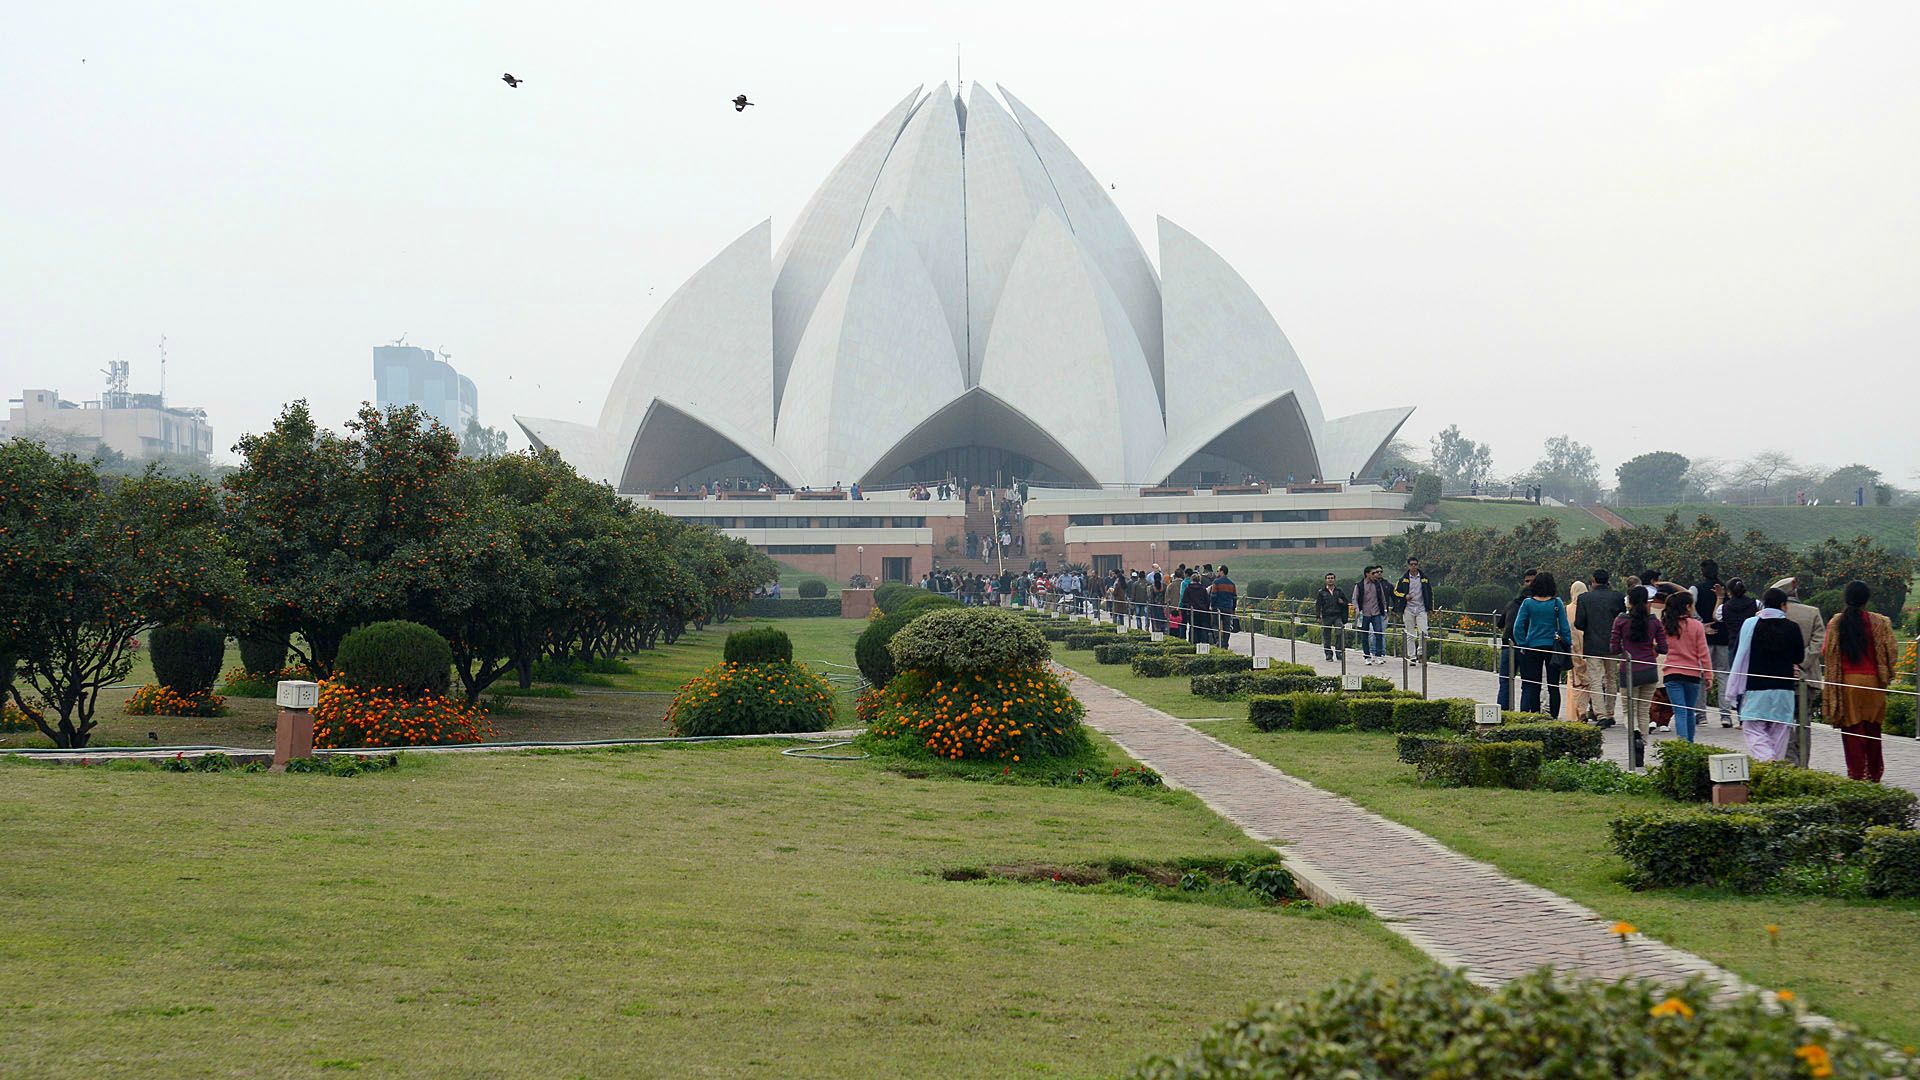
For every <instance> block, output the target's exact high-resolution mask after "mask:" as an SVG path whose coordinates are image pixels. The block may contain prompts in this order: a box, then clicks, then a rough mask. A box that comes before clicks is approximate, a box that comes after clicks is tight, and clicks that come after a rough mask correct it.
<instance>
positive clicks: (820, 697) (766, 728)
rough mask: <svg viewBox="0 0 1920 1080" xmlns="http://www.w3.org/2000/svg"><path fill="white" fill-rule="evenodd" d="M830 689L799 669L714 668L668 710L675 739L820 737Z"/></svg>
mask: <svg viewBox="0 0 1920 1080" xmlns="http://www.w3.org/2000/svg"><path fill="white" fill-rule="evenodd" d="M832 720H833V688H832V687H830V686H828V685H827V680H825V679H823V678H821V677H820V676H818V675H815V674H814V673H813V672H811V671H809V670H807V668H806V667H805V666H803V665H800V664H792V663H786V662H784V661H774V662H772V663H764V664H717V665H715V666H713V667H710V668H708V669H707V670H706V671H704V672H702V673H701V674H699V675H697V676H695V677H694V678H691V679H688V680H687V681H686V682H685V683H683V684H681V687H680V691H679V693H677V694H675V695H674V698H673V704H672V706H670V707H669V708H668V709H667V728H668V730H670V731H672V732H673V733H674V734H675V735H768V734H773V733H776V732H783V731H825V730H826V728H827V725H828V723H830V722H831V721H832Z"/></svg>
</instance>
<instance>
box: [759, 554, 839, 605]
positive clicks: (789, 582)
mask: <svg viewBox="0 0 1920 1080" xmlns="http://www.w3.org/2000/svg"><path fill="white" fill-rule="evenodd" d="M773 561H774V563H775V565H777V566H779V567H780V595H781V596H782V597H786V598H788V599H791V598H793V597H796V596H799V595H800V586H801V585H803V584H805V583H806V582H809V581H818V582H820V583H821V584H822V585H825V586H826V587H827V595H828V596H839V595H840V590H842V589H844V588H846V587H847V586H846V582H843V581H841V580H840V579H839V578H836V577H829V576H827V575H826V574H819V573H815V572H814V571H812V570H802V569H800V568H799V567H797V566H794V565H793V564H791V563H785V562H781V561H780V560H779V559H775V560H773Z"/></svg>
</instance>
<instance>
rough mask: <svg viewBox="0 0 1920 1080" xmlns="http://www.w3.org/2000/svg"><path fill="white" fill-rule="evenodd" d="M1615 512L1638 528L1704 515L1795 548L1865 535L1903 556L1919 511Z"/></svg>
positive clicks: (1909, 550)
mask: <svg viewBox="0 0 1920 1080" xmlns="http://www.w3.org/2000/svg"><path fill="white" fill-rule="evenodd" d="M1615 512H1616V513H1618V514H1619V515H1620V516H1621V517H1623V518H1626V519H1627V520H1628V521H1631V522H1633V523H1634V524H1636V525H1658V524H1660V523H1661V522H1662V521H1664V520H1666V516H1667V515H1668V514H1679V515H1680V521H1681V523H1682V524H1692V522H1693V519H1694V518H1697V517H1699V516H1700V515H1702V514H1705V515H1706V516H1708V517H1710V518H1713V519H1714V520H1715V521H1718V522H1719V523H1720V524H1722V525H1724V526H1726V528H1727V531H1728V532H1730V533H1732V534H1733V535H1735V536H1745V535H1746V534H1747V532H1748V531H1749V530H1752V529H1758V530H1759V531H1761V532H1763V533H1765V534H1766V535H1767V536H1768V537H1769V538H1770V539H1772V540H1774V541H1775V542H1777V543H1782V544H1785V545H1787V546H1788V547H1794V548H1802V547H1808V546H1811V545H1813V544H1818V543H1820V542H1821V541H1823V540H1825V539H1826V538H1828V537H1829V536H1835V537H1839V538H1840V539H1842V540H1851V539H1853V538H1854V537H1856V536H1861V535H1865V536H1869V537H1872V538H1873V541H1874V542H1875V543H1877V544H1880V545H1882V546H1884V547H1886V548H1887V549H1889V550H1891V551H1896V552H1899V553H1900V554H1902V555H1912V554H1913V553H1914V525H1915V523H1916V522H1920V510H1916V509H1914V508H1913V507H1910V506H1905V507H1897V506H1713V505H1700V506H1633V507H1621V508H1618V509H1616V510H1615Z"/></svg>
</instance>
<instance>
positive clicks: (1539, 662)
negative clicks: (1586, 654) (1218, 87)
mask: <svg viewBox="0 0 1920 1080" xmlns="http://www.w3.org/2000/svg"><path fill="white" fill-rule="evenodd" d="M1559 591H1560V589H1559V584H1558V583H1557V582H1555V581H1554V580H1553V575H1552V574H1550V573H1548V572H1546V571H1545V570H1542V571H1540V572H1539V573H1538V574H1535V575H1534V578H1533V584H1532V585H1530V586H1528V596H1527V598H1526V599H1525V600H1522V601H1520V610H1519V611H1518V612H1517V613H1515V615H1514V617H1513V647H1514V649H1515V650H1516V651H1517V652H1518V653H1519V654H1520V656H1519V668H1520V711H1521V712H1529V713H1537V712H1539V711H1540V688H1541V686H1543V685H1544V686H1545V687H1547V691H1548V697H1547V715H1549V716H1559V715H1560V673H1561V672H1562V671H1564V670H1566V669H1565V667H1564V666H1563V665H1562V663H1561V662H1560V655H1559V650H1561V649H1563V648H1568V647H1569V646H1570V643H1571V642H1572V640H1573V630H1572V629H1571V628H1570V627H1569V626H1568V625H1567V605H1566V604H1565V603H1564V602H1562V601H1561V599H1560V597H1558V596H1556V595H1555V594H1556V593H1558V592H1559Z"/></svg>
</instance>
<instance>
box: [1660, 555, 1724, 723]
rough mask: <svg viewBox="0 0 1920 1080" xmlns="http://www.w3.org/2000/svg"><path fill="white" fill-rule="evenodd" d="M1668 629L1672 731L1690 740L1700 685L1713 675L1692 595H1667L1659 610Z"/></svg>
mask: <svg viewBox="0 0 1920 1080" xmlns="http://www.w3.org/2000/svg"><path fill="white" fill-rule="evenodd" d="M1660 628H1661V629H1663V630H1665V631H1666V632H1667V670H1666V683H1667V700H1668V701H1669V702H1671V703H1672V704H1673V732H1674V734H1676V735H1678V736H1680V737H1681V738H1683V739H1685V740H1687V741H1688V742H1692V741H1693V731H1694V727H1695V726H1696V725H1697V724H1699V722H1700V705H1701V701H1700V694H1701V687H1702V686H1703V685H1705V683H1706V681H1707V680H1708V679H1710V678H1711V677H1712V673H1713V650H1712V649H1710V648H1709V647H1708V646H1707V628H1706V626H1705V625H1704V624H1702V623H1701V622H1700V620H1699V619H1696V618H1694V616H1693V596H1692V594H1690V593H1688V592H1685V591H1684V590H1683V591H1681V592H1677V593H1674V594H1673V595H1672V596H1669V597H1667V608H1666V610H1665V611H1662V612H1661V613H1660Z"/></svg>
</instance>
